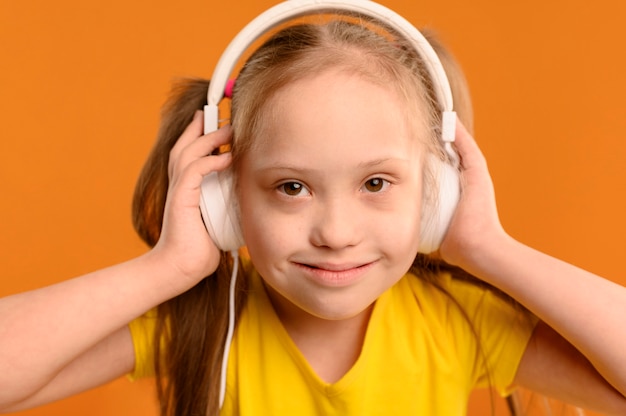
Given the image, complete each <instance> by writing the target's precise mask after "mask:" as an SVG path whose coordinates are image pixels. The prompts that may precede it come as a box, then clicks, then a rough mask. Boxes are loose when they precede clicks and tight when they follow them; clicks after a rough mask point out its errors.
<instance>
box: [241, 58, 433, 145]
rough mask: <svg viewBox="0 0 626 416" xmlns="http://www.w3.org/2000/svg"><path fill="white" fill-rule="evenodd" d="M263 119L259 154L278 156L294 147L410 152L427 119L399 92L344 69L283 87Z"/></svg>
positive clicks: (270, 102)
mask: <svg viewBox="0 0 626 416" xmlns="http://www.w3.org/2000/svg"><path fill="white" fill-rule="evenodd" d="M410 113H413V114H412V116H413V117H410V116H409V114H410ZM262 118H263V124H264V126H263V128H262V129H261V130H260V131H259V132H258V133H259V134H258V135H256V136H257V137H256V138H255V139H254V143H253V146H252V147H253V151H256V152H260V151H263V152H268V151H272V152H277V153H281V152H285V151H287V149H288V148H292V147H294V146H298V147H300V151H314V150H319V149H320V148H325V147H330V149H331V150H332V151H335V152H354V151H356V149H360V148H362V147H363V146H368V147H370V149H371V150H378V151H383V150H385V151H391V150H394V149H395V150H397V151H405V152H408V151H409V150H410V149H413V148H415V147H416V146H419V142H420V140H419V139H418V137H419V135H420V131H419V130H420V129H419V127H418V126H419V125H423V123H422V122H420V120H419V119H422V121H423V119H424V118H423V117H421V115H420V114H417V115H416V114H415V112H414V111H411V110H410V109H409V108H407V104H406V100H405V99H403V97H402V96H401V95H400V94H399V93H398V92H397V91H396V89H395V88H389V87H387V86H385V85H382V84H380V83H377V82H374V81H372V80H370V79H367V78H366V77H363V76H360V75H356V74H354V73H351V72H348V71H346V70H341V69H329V70H327V71H324V72H322V73H319V74H315V75H311V76H307V77H304V78H302V79H300V80H298V81H296V82H293V83H291V84H289V85H287V86H285V87H283V88H281V89H280V90H279V91H277V92H276V93H275V94H274V95H273V97H272V99H270V100H268V102H266V103H265V105H264V110H263V117H262Z"/></svg>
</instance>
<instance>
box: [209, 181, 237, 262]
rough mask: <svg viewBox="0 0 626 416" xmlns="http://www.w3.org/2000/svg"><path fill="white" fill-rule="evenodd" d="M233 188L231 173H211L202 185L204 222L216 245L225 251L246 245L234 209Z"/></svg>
mask: <svg viewBox="0 0 626 416" xmlns="http://www.w3.org/2000/svg"><path fill="white" fill-rule="evenodd" d="M232 188H233V186H232V177H231V175H230V171H223V172H219V173H218V172H211V173H210V174H208V175H206V176H205V177H204V178H203V179H202V184H201V185H200V212H201V213H202V220H203V221H204V225H205V227H206V229H207V231H208V232H209V235H210V236H211V239H212V240H213V242H214V243H215V245H216V246H217V247H218V248H219V249H220V250H223V251H232V250H237V249H238V248H239V247H242V246H243V245H244V241H243V235H242V234H241V227H240V226H239V221H238V219H237V215H236V213H235V212H234V211H235V210H234V209H233V208H234V201H233V200H232V198H233V195H232Z"/></svg>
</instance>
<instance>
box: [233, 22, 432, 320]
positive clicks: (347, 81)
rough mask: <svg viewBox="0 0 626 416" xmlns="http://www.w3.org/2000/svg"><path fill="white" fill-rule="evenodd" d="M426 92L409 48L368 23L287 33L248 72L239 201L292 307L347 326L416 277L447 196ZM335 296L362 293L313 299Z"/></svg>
mask: <svg viewBox="0 0 626 416" xmlns="http://www.w3.org/2000/svg"><path fill="white" fill-rule="evenodd" d="M428 79H429V78H428V76H427V73H426V70H425V69H424V66H423V64H422V61H421V59H420V57H419V56H418V55H417V54H416V52H415V51H414V50H413V47H412V46H410V45H407V44H406V42H405V41H403V40H402V38H400V37H397V36H395V35H394V34H393V33H391V32H389V31H388V30H385V29H382V28H379V27H375V26H373V24H371V23H370V22H363V21H358V22H354V21H346V20H332V21H331V22H328V23H322V24H314V23H311V24H299V25H297V26H293V27H289V28H287V29H284V30H282V31H280V32H279V33H278V34H277V35H275V36H274V37H273V38H272V39H270V40H269V41H268V42H267V43H265V44H264V45H263V46H262V47H261V48H260V49H259V50H258V51H257V52H255V54H254V55H253V56H252V57H251V58H250V60H249V61H248V62H247V63H246V65H245V66H244V68H243V70H242V71H241V73H240V75H239V77H238V79H237V84H236V87H235V90H234V93H233V101H232V118H231V123H232V126H233V136H234V137H233V169H234V172H235V175H234V176H235V178H236V181H237V183H236V187H235V188H236V190H237V195H238V198H237V199H238V201H239V203H240V219H241V224H242V229H243V232H244V238H245V240H246V243H247V246H248V250H249V252H250V255H251V257H252V260H253V262H254V264H255V266H256V267H257V269H259V271H260V273H261V275H262V276H263V277H264V278H265V280H266V282H268V283H269V285H270V286H271V287H272V289H274V290H275V291H276V292H278V293H280V294H281V295H283V296H282V297H280V298H281V299H282V298H283V297H284V298H286V299H288V300H290V301H291V303H293V304H295V305H296V306H298V307H300V308H302V309H304V310H305V311H308V312H310V313H312V314H314V315H320V316H324V317H327V318H341V317H346V316H350V315H354V314H355V313H358V312H360V311H362V310H363V309H364V308H365V307H367V306H368V305H369V304H371V303H372V302H373V301H374V300H375V299H376V298H377V297H378V296H379V295H380V294H381V293H382V292H383V291H384V290H386V289H387V288H388V287H389V286H391V285H392V284H393V283H395V282H396V281H397V280H398V279H399V278H400V277H401V276H402V275H403V274H404V273H405V272H406V271H407V270H408V269H409V267H410V266H411V264H412V263H413V261H414V259H415V256H416V253H417V250H418V246H419V242H420V228H421V227H420V218H421V216H420V214H421V212H420V208H421V207H422V195H423V194H424V192H423V190H426V191H427V192H426V193H425V194H424V195H425V198H426V200H427V201H430V200H432V199H433V197H434V195H433V193H432V192H428V190H431V191H433V190H436V189H437V186H435V184H433V183H432V178H433V175H432V174H430V171H429V168H431V166H430V165H429V164H428V163H426V161H427V160H432V159H433V158H435V159H437V160H440V159H442V158H443V157H444V153H443V151H442V150H441V145H440V144H439V141H440V139H439V137H440V134H441V132H440V129H439V126H440V123H441V119H440V116H439V114H441V108H440V107H439V106H438V105H437V102H436V99H435V98H434V97H433V94H434V93H433V88H432V85H431V84H430V83H429V81H428ZM428 154H430V155H433V156H432V157H430V158H427V157H425V156H426V155H428ZM423 172H424V173H425V174H423ZM422 178H424V186H422ZM431 205H432V204H431ZM298 273H299V274H301V275H302V277H303V278H301V279H298V278H294V276H295V275H297V274H298ZM355 282H356V283H355ZM338 286H346V287H347V286H351V287H352V289H351V290H349V291H348V290H346V291H338V290H328V291H327V292H324V296H320V294H319V293H318V291H316V290H315V289H316V288H319V287H323V288H325V289H332V288H334V289H336V288H337V287H338ZM354 288H358V290H354ZM346 293H348V294H349V295H350V296H351V298H350V299H349V300H348V299H346V298H345V296H346ZM334 296H337V297H338V298H337V299H334Z"/></svg>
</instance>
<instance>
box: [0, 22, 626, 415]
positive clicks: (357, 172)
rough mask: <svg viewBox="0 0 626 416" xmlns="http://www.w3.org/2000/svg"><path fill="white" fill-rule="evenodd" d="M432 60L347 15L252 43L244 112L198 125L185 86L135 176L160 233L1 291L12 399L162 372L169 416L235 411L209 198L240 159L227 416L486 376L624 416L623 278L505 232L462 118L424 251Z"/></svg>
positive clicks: (394, 399)
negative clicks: (455, 193) (241, 254)
mask: <svg viewBox="0 0 626 416" xmlns="http://www.w3.org/2000/svg"><path fill="white" fill-rule="evenodd" d="M439 52H440V58H442V60H443V62H444V64H445V65H446V69H447V71H448V76H449V77H450V78H451V79H452V81H453V82H452V84H453V90H454V96H455V102H456V104H457V110H458V112H459V115H460V118H461V120H462V121H463V122H464V123H465V124H466V125H469V124H470V123H471V111H470V110H469V109H464V107H463V104H462V103H463V102H467V100H464V99H463V98H462V97H463V96H464V91H463V88H462V87H463V84H462V82H460V78H459V77H460V75H459V73H458V72H456V70H455V68H454V66H452V63H451V61H449V60H448V58H447V57H446V55H445V52H444V51H442V50H440V51H439ZM423 67H424V65H423V63H422V62H421V61H420V57H419V56H417V55H416V54H415V53H414V52H413V50H412V49H411V48H410V47H408V46H407V45H406V42H405V41H404V40H403V39H402V38H400V37H398V36H397V35H396V34H395V33H394V32H393V31H391V30H389V29H388V28H385V27H378V26H373V25H372V23H371V22H370V21H369V20H368V19H354V18H347V19H341V18H339V19H333V18H331V19H330V21H329V22H324V23H310V24H299V25H295V26H293V27H290V28H286V29H284V30H282V31H280V32H279V33H278V34H276V35H275V36H273V37H272V39H271V40H269V41H268V42H266V43H265V44H264V45H263V46H262V47H261V48H260V49H259V50H258V51H257V52H256V53H255V54H254V55H253V56H252V57H251V58H250V59H249V60H248V62H247V64H246V66H245V67H244V69H243V70H242V72H241V73H240V74H239V76H238V78H237V83H236V86H235V90H234V91H233V101H232V117H231V124H232V127H230V126H224V127H223V128H221V129H220V130H218V131H216V132H214V133H211V134H206V135H203V134H202V115H201V113H200V112H199V111H198V109H200V108H202V105H203V104H204V99H205V96H206V88H207V84H206V82H203V81H193V82H190V83H188V84H185V85H184V86H182V87H181V89H180V90H179V91H178V92H177V94H176V95H175V96H174V98H173V100H172V102H171V103H170V105H169V107H168V108H167V110H166V113H165V117H164V121H163V126H162V130H161V133H160V137H159V140H158V142H157V144H156V146H155V148H154V151H153V153H152V154H151V156H150V159H149V160H148V162H147V164H146V167H145V169H144V172H143V174H142V177H141V178H140V181H139V183H138V186H137V192H136V198H135V206H134V214H135V224H136V228H137V230H138V232H139V234H140V235H141V236H142V237H143V238H144V240H145V241H146V242H147V243H148V244H149V245H151V246H153V248H152V250H151V251H150V252H148V253H146V254H145V255H143V256H141V257H139V258H136V259H133V260H131V261H129V262H126V263H123V264H119V265H116V266H114V267H111V268H108V269H103V270H99V271H96V272H94V273H91V274H88V275H85V276H82V277H80V278H77V279H73V280H70V281H67V282H63V283H60V284H57V285H54V286H51V287H48V288H44V289H40V290H37V291H33V292H28V293H23V294H19V295H15V296H11V297H7V298H4V299H2V300H1V301H0V328H1V329H0V331H2V332H1V337H2V339H3V342H2V344H1V345H0V357H1V358H0V359H1V360H2V361H1V362H0V365H1V367H2V369H3V371H2V372H1V374H0V377H1V378H0V408H2V410H3V411H5V412H12V411H17V410H20V409H25V408H29V407H33V406H37V405H40V404H43V403H47V402H50V401H52V400H55V399H58V398H61V397H65V396H68V395H71V394H73V393H76V392H78V391H82V390H84V389H88V388H90V387H94V386H97V385H100V384H102V383H105V382H107V381H109V380H112V379H114V378H116V377H119V376H120V375H123V374H127V373H132V376H133V377H141V376H145V375H149V374H152V373H154V374H155V375H156V377H157V387H158V391H159V396H160V399H161V407H162V414H164V415H179V416H182V415H199V414H202V415H204V414H210V415H213V414H217V413H218V412H219V411H220V410H219V407H220V403H219V390H220V374H221V370H222V356H223V352H224V348H225V347H224V340H225V337H226V332H227V308H228V285H229V280H230V274H231V271H232V268H233V267H234V265H233V264H232V261H231V258H230V256H229V255H228V254H226V253H223V252H220V250H219V249H218V248H217V247H216V246H215V244H214V243H213V242H212V241H211V239H210V238H209V235H208V234H207V232H206V230H205V228H204V225H203V223H202V217H201V215H200V211H199V209H198V203H199V199H200V191H199V187H200V183H201V180H202V177H203V176H205V175H207V174H209V173H210V172H215V171H223V170H225V169H227V168H228V169H230V171H231V172H233V177H234V179H235V187H234V190H235V191H234V193H235V195H236V206H235V209H236V212H237V213H238V218H239V220H240V224H241V228H242V232H243V236H244V239H245V242H246V247H247V254H246V255H245V257H246V259H245V260H244V261H243V271H242V272H241V276H240V279H238V282H239V283H238V284H239V288H238V289H239V290H238V295H237V328H236V334H235V338H234V340H233V342H232V344H231V345H227V346H226V348H228V349H229V350H230V359H229V361H228V366H227V384H226V397H225V401H224V404H223V407H222V409H221V413H222V414H272V415H275V414H276V415H282V414H298V415H306V414H312V415H313V414H341V415H350V414H355V415H356V414H358V415H364V414H423V415H460V414H464V412H465V409H466V404H467V398H468V395H469V393H470V391H471V390H472V389H473V388H474V387H475V386H478V385H493V386H495V387H496V388H497V389H498V390H499V391H500V392H502V393H503V394H506V393H507V392H509V391H510V389H511V388H512V387H514V386H524V387H528V388H530V389H533V390H536V391H539V392H541V393H544V394H547V395H550V396H554V397H557V398H560V399H562V400H565V401H568V402H572V403H575V404H577V405H581V406H585V407H589V408H593V409H597V410H599V411H602V412H606V413H607V414H624V412H626V399H625V398H624V394H625V393H626V357H624V354H623V353H622V345H623V344H624V341H626V332H625V331H623V329H622V317H623V316H624V313H625V312H626V291H625V290H624V288H622V287H620V286H618V285H615V284H613V283H611V282H609V281H606V280H604V279H601V278H599V277H597V276H594V275H592V274H590V273H587V272H584V271H582V270H580V269H577V268H575V267H573V266H570V265H568V264H565V263H563V262H560V261H558V260H556V259H553V258H550V257H548V256H546V255H544V254H541V253H539V252H536V251H534V250H532V249H530V248H528V247H526V246H524V245H523V244H521V243H519V242H517V241H515V240H513V239H512V238H511V237H510V236H508V235H507V234H506V232H505V231H504V230H503V229H502V227H501V225H500V223H499V220H498V215H497V211H496V207H495V202H494V196H493V190H492V185H491V181H490V178H489V174H488V172H487V168H486V164H485V161H484V159H483V157H482V155H481V153H480V151H479V150H478V148H477V147H476V144H475V143H474V141H473V139H472V138H471V137H470V135H469V133H468V132H467V131H466V130H465V128H464V127H463V125H460V124H459V125H458V128H457V131H456V148H457V150H458V153H459V155H460V158H461V174H462V183H463V194H462V199H461V202H460V204H459V206H458V207H457V210H456V212H455V216H454V218H453V221H452V223H451V225H450V228H449V230H448V233H447V234H446V236H445V239H444V241H443V243H442V244H441V247H440V249H439V251H438V253H437V254H433V255H431V256H424V255H421V254H418V250H419V249H420V243H421V234H420V229H421V227H422V225H421V224H422V221H423V218H424V217H428V216H429V215H432V214H433V210H436V209H437V207H436V206H435V204H433V201H434V200H435V197H436V194H437V190H438V187H439V184H437V183H436V182H435V179H434V175H433V171H432V166H431V161H432V160H441V159H443V158H445V157H446V156H445V155H446V153H445V152H444V151H443V150H442V147H441V143H440V139H439V136H440V128H439V126H440V116H439V114H440V109H439V108H438V106H437V101H436V100H435V99H434V97H433V85H432V81H431V80H430V79H429V78H428V74H427V73H426V72H425V71H424V70H423ZM455 85H456V87H455ZM229 143H232V152H220V151H218V149H219V148H220V147H221V146H223V145H227V144H229ZM509 297H511V298H513V299H515V300H516V301H517V302H519V304H520V305H523V306H524V307H525V308H527V309H525V308H523V307H522V306H519V305H517V304H516V303H514V302H512V301H511V300H510V299H509ZM44 318H45V319H44ZM51 323H54V326H51ZM33 340H37V342H36V343H34V342H33Z"/></svg>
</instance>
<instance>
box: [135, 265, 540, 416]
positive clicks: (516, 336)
mask: <svg viewBox="0 0 626 416" xmlns="http://www.w3.org/2000/svg"><path fill="white" fill-rule="evenodd" d="M250 278H251V282H250V291H249V294H248V301H247V303H246V305H245V307H244V310H243V312H242V315H241V318H240V320H239V323H238V326H237V331H236V335H235V338H234V340H233V343H232V346H231V353H230V354H231V355H230V358H229V363H228V375H227V393H226V401H225V403H224V407H223V409H222V412H221V415H241V416H248V415H255V416H256V415H259V414H263V415H292V414H293V415H296V414H297V415H298V416H307V415H311V416H313V415H315V416H317V415H341V416H347V415H359V416H365V415H409V414H413V415H438V416H441V415H446V416H448V415H450V416H451V415H465V414H466V408H467V400H468V397H469V394H470V392H471V390H472V389H473V388H475V387H477V386H486V385H493V386H495V387H496V388H497V389H498V390H499V391H500V392H501V393H502V394H506V392H507V389H508V388H509V387H510V385H511V383H512V380H513V377H514V376H515V372H516V369H517V366H518V364H519V361H520V359H521V356H522V354H523V352H524V349H525V347H526V344H527V342H528V339H529V338H530V335H531V333H532V329H533V327H534V324H535V319H532V318H531V319H529V318H528V317H527V316H526V315H525V314H522V313H520V312H519V311H518V310H516V309H515V308H513V307H512V306H511V305H509V304H508V303H507V302H505V301H503V300H502V299H500V298H499V297H497V296H495V295H494V294H493V293H491V292H490V291H488V290H485V289H482V288H479V287H476V286H474V285H472V284H469V283H465V282H460V281H457V280H455V279H452V278H450V276H448V275H445V274H444V275H442V276H441V279H442V283H443V286H444V287H445V289H446V290H447V291H448V292H449V293H450V294H451V295H452V296H453V297H454V299H456V301H457V302H458V304H460V305H461V306H462V308H463V311H462V310H461V309H459V307H458V305H457V304H456V303H455V302H454V301H452V300H451V299H450V297H449V296H447V295H445V294H444V293H442V292H441V291H440V290H438V289H436V288H434V287H433V286H432V285H430V284H428V283H426V282H424V281H422V280H420V279H418V278H416V277H415V276H413V275H406V276H405V277H404V278H403V279H401V280H400V281H399V282H398V283H397V284H396V285H394V286H393V287H392V288H390V289H389V290H388V291H386V292H385V293H384V294H383V295H382V296H381V297H380V298H379V299H378V300H377V301H376V304H375V306H374V310H373V312H372V315H371V318H370V322H369V325H368V329H367V332H366V336H365V341H364V344H363V348H362V351H361V354H360V356H359V358H358V360H357V362H356V363H355V364H354V366H353V367H352V368H351V369H350V370H349V371H348V372H347V373H346V374H345V375H344V376H343V378H341V379H340V380H339V381H338V382H336V383H332V384H329V383H326V382H324V381H322V380H321V379H320V378H319V377H318V376H317V375H316V374H315V372H314V371H313V370H312V368H311V367H310V366H309V364H308V363H307V361H306V359H305V358H304V356H303V355H302V354H301V353H300V351H299V350H298V349H297V347H296V346H295V344H294V343H293V341H292V340H291V338H290V337H289V335H288V333H287V332H286V330H285V329H284V327H283V326H282V324H281V322H280V320H279V318H278V317H277V315H276V314H275V312H274V309H273V307H272V305H271V303H270V301H269V299H268V297H267V294H266V292H265V289H264V286H263V284H262V282H261V279H260V277H259V276H258V275H257V274H255V273H253V274H252V276H251V277H250ZM467 319H469V320H470V321H471V322H472V326H470V325H469V324H468V321H467ZM149 322H150V318H148V319H147V323H148V326H144V325H143V323H141V320H140V321H139V322H137V321H136V322H135V323H133V324H132V327H131V331H132V333H133V339H134V342H135V345H136V353H137V354H138V355H137V366H136V371H135V375H136V376H140V375H142V374H143V375H145V374H149V373H150V363H151V362H152V357H151V354H149V351H151V349H150V348H151V347H149V346H148V345H149V343H150V339H151V337H150V335H149V334H150V328H149ZM472 327H473V328H472ZM475 334H479V337H480V340H477V338H476V335H475ZM483 357H486V361H485V360H483ZM485 362H486V363H487V365H488V368H489V371H488V372H487V371H486V367H485V365H484V363H485Z"/></svg>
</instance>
